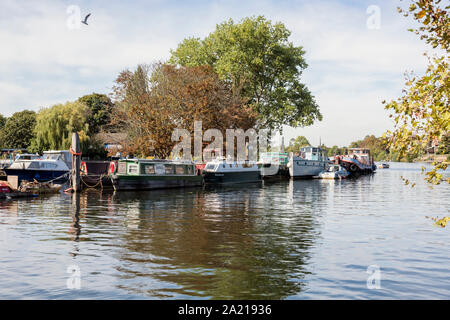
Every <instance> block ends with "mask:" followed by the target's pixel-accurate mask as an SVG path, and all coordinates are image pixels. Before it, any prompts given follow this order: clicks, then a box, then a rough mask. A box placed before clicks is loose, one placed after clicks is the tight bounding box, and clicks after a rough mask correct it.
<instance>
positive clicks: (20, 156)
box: [14, 153, 41, 161]
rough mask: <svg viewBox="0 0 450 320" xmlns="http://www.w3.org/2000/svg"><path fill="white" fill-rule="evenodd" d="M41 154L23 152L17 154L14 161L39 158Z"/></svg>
mask: <svg viewBox="0 0 450 320" xmlns="http://www.w3.org/2000/svg"><path fill="white" fill-rule="evenodd" d="M40 158H41V156H40V155H38V154H33V153H21V154H18V155H16V157H15V158H14V161H18V160H37V159H40Z"/></svg>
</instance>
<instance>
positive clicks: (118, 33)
mask: <svg viewBox="0 0 450 320" xmlns="http://www.w3.org/2000/svg"><path fill="white" fill-rule="evenodd" d="M407 4H408V1H402V2H400V1H395V0H394V1H390V0H378V1H376V0H371V1H344V0H340V1H338V0H335V1H331V0H330V1H328V0H319V1H300V0H298V1H288V0H284V1H275V0H274V1H270V0H263V1H246V0H241V1H235V0H231V1H200V0H197V1H162V0H160V1H132V2H131V1H130V2H129V1H127V2H124V1H56V0H55V1H49V0H42V1H39V2H38V1H15V0H1V2H0V43H2V48H1V50H0V113H2V114H4V115H6V116H10V115H11V114H12V113H14V112H16V111H21V110H23V109H32V110H39V109H40V108H42V107H48V106H51V105H53V104H56V103H61V102H65V101H70V100H75V99H77V98H78V97H80V96H82V95H85V94H89V93H92V92H98V93H109V92H110V91H111V87H112V85H113V81H114V79H115V77H116V76H117V74H118V73H119V72H120V71H121V70H123V69H125V68H134V67H135V66H136V65H137V64H139V63H152V62H155V61H160V60H162V61H164V60H166V59H168V57H169V55H170V49H174V48H175V47H176V46H177V44H178V43H179V42H180V41H182V40H183V39H184V38H185V37H189V36H196V37H205V36H206V35H208V33H210V32H212V31H213V30H214V28H215V26H216V24H217V23H221V22H223V21H224V20H227V19H229V18H233V19H234V20H235V21H237V20H239V19H241V18H243V17H246V16H252V15H264V16H266V17H267V18H268V19H271V20H272V21H274V22H275V21H280V22H283V23H284V24H285V25H286V26H287V28H288V29H289V30H291V31H292V35H291V38H290V40H291V41H292V42H294V44H296V45H301V46H303V48H304V50H305V51H306V54H305V58H306V61H307V63H308V65H309V67H308V69H306V70H305V72H304V74H303V82H304V83H306V84H307V86H308V88H309V89H310V90H311V91H312V93H313V94H314V95H315V97H316V100H317V102H318V104H319V105H320V108H321V112H322V114H323V116H324V119H323V121H321V122H318V123H316V124H315V125H313V126H310V127H307V128H296V129H294V128H289V127H286V128H285V130H284V134H285V139H286V141H288V140H289V139H290V138H292V137H295V136H297V135H304V136H306V137H307V138H308V139H309V140H310V142H311V143H313V144H318V143H319V138H321V140H322V142H324V143H325V144H327V145H339V146H343V145H347V144H348V143H350V142H351V141H354V140H357V139H361V138H363V137H364V135H366V134H375V135H377V136H378V135H381V134H382V133H383V132H384V131H386V130H387V129H389V128H391V126H392V123H391V121H390V120H389V118H388V115H387V112H386V111H384V109H383V105H382V104H381V101H382V100H385V99H386V100H390V99H394V98H396V97H399V96H400V95H401V89H402V88H403V83H404V80H403V73H404V72H405V71H407V70H415V71H416V72H418V73H419V74H420V73H422V72H423V71H424V69H425V66H426V62H427V60H426V58H425V57H424V56H423V53H424V52H425V51H428V52H430V51H429V50H430V49H429V48H428V47H426V46H425V44H424V43H423V41H420V40H419V39H418V37H417V36H416V35H414V34H413V33H411V32H408V31H407V29H408V28H410V27H411V26H412V25H413V22H412V21H411V19H410V18H404V17H403V16H402V15H400V14H399V13H397V10H396V7H397V6H398V5H401V6H403V7H404V6H405V5H407ZM71 5H75V6H78V8H79V9H80V14H81V15H82V16H84V15H85V14H87V13H92V15H91V17H90V18H89V21H88V22H89V26H85V25H81V26H80V28H71V27H69V26H68V19H70V17H71V13H68V12H67V9H68V7H69V6H71ZM371 5H375V6H378V7H379V9H380V11H379V12H380V19H379V26H380V28H379V29H369V28H368V27H367V20H368V19H369V18H370V17H371V16H372V14H371V13H367V8H368V7H369V6H371Z"/></svg>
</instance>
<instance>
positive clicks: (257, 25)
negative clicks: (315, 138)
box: [169, 16, 322, 130]
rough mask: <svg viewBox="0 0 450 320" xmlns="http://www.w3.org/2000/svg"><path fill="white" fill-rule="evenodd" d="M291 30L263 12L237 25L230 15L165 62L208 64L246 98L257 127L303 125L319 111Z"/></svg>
mask: <svg viewBox="0 0 450 320" xmlns="http://www.w3.org/2000/svg"><path fill="white" fill-rule="evenodd" d="M290 34H291V32H290V31H289V30H287V29H286V27H285V26H284V25H283V24H282V23H275V24H272V22H271V21H269V20H267V19H266V18H264V17H263V16H258V17H251V18H245V19H243V20H241V21H240V22H239V23H235V22H234V21H233V20H231V19H230V20H228V21H227V22H224V23H222V24H219V25H217V26H216V30H215V31H214V32H212V33H211V34H210V35H209V36H207V37H206V38H205V39H203V40H201V39H199V38H188V39H185V40H184V41H183V42H181V43H180V44H179V45H178V47H177V49H175V50H172V51H171V53H172V56H171V58H170V60H169V62H170V63H172V64H177V65H181V66H197V65H210V66H212V67H213V69H214V71H215V72H217V74H218V75H219V76H220V78H221V79H222V80H224V81H226V82H228V83H229V84H230V85H231V87H232V89H233V92H234V93H235V94H239V95H241V96H242V97H243V98H245V99H247V101H248V104H249V105H251V106H252V108H253V109H254V111H256V113H257V114H258V115H259V121H258V125H259V127H264V128H268V129H275V130H278V129H281V128H282V125H290V126H292V127H298V126H307V125H311V124H313V123H314V121H315V120H321V119H322V115H321V113H320V111H319V107H318V105H317V104H316V102H315V100H314V97H313V96H312V94H311V92H310V91H309V90H308V88H307V87H306V86H305V85H304V84H303V83H301V75H302V72H303V70H304V69H305V68H306V67H307V64H306V62H305V59H304V53H305V52H304V50H303V48H302V47H300V46H298V47H297V46H294V45H293V43H292V42H290V41H289V36H290Z"/></svg>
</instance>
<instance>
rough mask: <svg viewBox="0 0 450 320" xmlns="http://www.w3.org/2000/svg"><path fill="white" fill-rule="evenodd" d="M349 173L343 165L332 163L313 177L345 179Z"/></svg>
mask: <svg viewBox="0 0 450 320" xmlns="http://www.w3.org/2000/svg"><path fill="white" fill-rule="evenodd" d="M349 175H350V172H348V171H347V170H346V169H345V168H344V167H341V166H340V165H332V166H330V167H329V168H328V170H326V171H322V172H320V173H319V174H318V175H317V176H315V177H314V178H316V179H345V178H347V177H348V176H349Z"/></svg>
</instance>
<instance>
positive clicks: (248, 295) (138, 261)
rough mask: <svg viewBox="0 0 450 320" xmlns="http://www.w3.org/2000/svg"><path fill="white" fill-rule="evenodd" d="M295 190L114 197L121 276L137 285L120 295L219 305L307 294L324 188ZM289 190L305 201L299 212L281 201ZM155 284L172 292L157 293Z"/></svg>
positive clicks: (294, 187) (266, 188) (280, 186)
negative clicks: (121, 219)
mask: <svg viewBox="0 0 450 320" xmlns="http://www.w3.org/2000/svg"><path fill="white" fill-rule="evenodd" d="M292 183H293V185H290V184H289V183H288V182H285V183H278V184H276V185H272V186H264V187H263V186H247V187H246V189H245V190H243V189H242V188H231V187H230V188H220V189H208V190H205V191H203V190H200V189H196V190H190V191H187V190H181V191H180V190H177V191H170V192H167V191H152V192H140V193H117V194H115V195H114V201H115V202H116V203H117V204H126V206H122V207H121V210H123V211H124V214H125V215H126V217H127V218H126V225H127V233H125V234H123V235H122V237H123V240H124V242H123V244H122V250H121V253H120V257H119V259H120V260H121V261H123V262H124V263H123V264H122V265H120V266H119V267H118V270H119V271H120V273H121V277H122V279H124V280H126V279H130V278H133V277H138V278H139V281H137V282H132V283H133V284H134V283H136V286H130V282H128V281H122V284H121V287H122V288H123V289H127V290H130V291H134V292H135V293H142V292H143V291H145V290H147V294H149V295H155V296H159V297H173V296H176V297H179V296H180V295H190V296H192V295H194V296H197V297H208V298H214V299H227V298H234V299H261V298H262V299H264V298H271V299H282V298H285V297H287V296H288V295H291V294H294V293H297V292H299V291H301V290H302V286H303V283H302V282H301V281H299V280H301V277H302V275H304V274H306V273H307V271H306V270H305V268H304V265H305V263H306V260H307V259H308V249H309V248H310V247H311V246H312V245H313V243H314V239H315V238H316V237H317V230H316V226H317V225H315V223H314V220H315V217H314V212H315V210H314V206H315V205H316V202H317V201H318V200H319V197H320V194H321V192H320V189H321V188H322V186H321V185H320V184H315V187H313V188H304V186H303V185H302V183H301V182H292ZM273 188H276V189H277V190H275V192H274V190H270V189H273ZM289 188H290V189H292V190H296V191H295V192H297V188H298V192H300V193H302V194H303V195H304V197H305V201H303V203H302V205H301V208H300V207H298V206H297V205H295V206H294V205H293V203H292V201H290V200H289V197H280V196H279V195H280V194H286V190H288V189H289ZM244 191H245V192H244ZM297 203H298V202H297ZM180 207H183V208H184V210H179V208H180ZM147 279H148V280H149V281H148V282H147V281H146V280H147ZM151 279H153V280H155V279H156V280H157V281H159V282H165V283H167V282H168V283H171V284H172V285H170V286H167V285H165V286H164V288H159V289H158V290H155V288H154V284H155V283H154V281H151ZM294 279H295V281H294ZM146 283H148V286H146ZM152 286H153V287H152ZM143 287H144V288H145V287H147V288H146V289H143Z"/></svg>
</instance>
